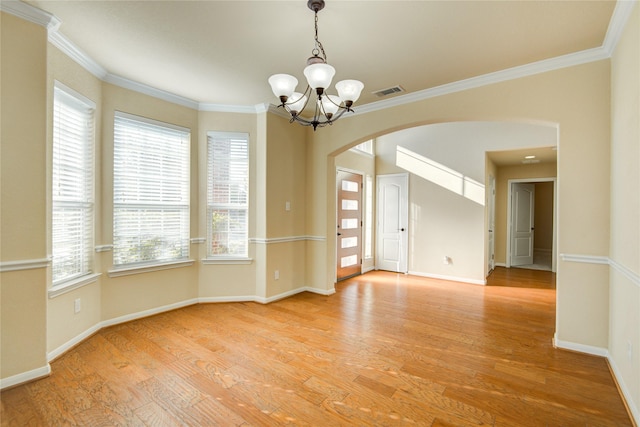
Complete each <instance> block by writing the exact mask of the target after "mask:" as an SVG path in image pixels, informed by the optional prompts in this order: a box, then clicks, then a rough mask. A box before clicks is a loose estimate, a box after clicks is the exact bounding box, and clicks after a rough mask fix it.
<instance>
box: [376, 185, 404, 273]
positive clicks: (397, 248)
mask: <svg viewBox="0 0 640 427" xmlns="http://www.w3.org/2000/svg"><path fill="white" fill-rule="evenodd" d="M408 187H409V176H408V174H393V175H379V176H378V177H377V189H378V197H377V211H376V212H377V218H378V221H377V223H378V226H377V232H376V268H377V269H378V270H388V271H395V272H398V273H406V272H407V250H408V246H409V245H408V236H409V232H408V231H409V230H408V222H409V216H408V211H409V209H408V205H409V190H408Z"/></svg>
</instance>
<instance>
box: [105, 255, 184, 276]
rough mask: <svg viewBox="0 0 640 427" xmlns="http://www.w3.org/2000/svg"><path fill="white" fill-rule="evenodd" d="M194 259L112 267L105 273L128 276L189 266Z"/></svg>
mask: <svg viewBox="0 0 640 427" xmlns="http://www.w3.org/2000/svg"><path fill="white" fill-rule="evenodd" d="M194 262H195V261H194V260H192V259H183V260H179V261H170V262H162V263H161V262H159V263H154V264H138V265H129V266H125V267H120V268H114V269H112V270H109V271H108V272H107V274H109V277H120V276H129V275H132V274H142V273H149V272H152V271H160V270H168V269H170V268H180V267H189V266H191V265H193V263H194Z"/></svg>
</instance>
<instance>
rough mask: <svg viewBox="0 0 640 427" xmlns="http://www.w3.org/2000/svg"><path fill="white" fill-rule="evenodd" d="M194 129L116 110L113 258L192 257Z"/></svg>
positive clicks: (122, 261) (136, 260)
mask: <svg viewBox="0 0 640 427" xmlns="http://www.w3.org/2000/svg"><path fill="white" fill-rule="evenodd" d="M190 138H191V137H190V132H189V130H188V129H184V128H181V127H178V126H173V125H169V124H166V123H161V122H156V121H154V120H150V119H146V118H142V117H137V116H132V115H130V114H126V113H120V112H116V115H115V123H114V144H113V145H114V147H113V149H114V154H113V210H114V212H113V263H114V265H115V266H124V265H130V264H138V263H153V262H157V261H162V262H164V261H172V260H179V259H184V258H187V257H188V256H189V152H190V147H189V146H190Z"/></svg>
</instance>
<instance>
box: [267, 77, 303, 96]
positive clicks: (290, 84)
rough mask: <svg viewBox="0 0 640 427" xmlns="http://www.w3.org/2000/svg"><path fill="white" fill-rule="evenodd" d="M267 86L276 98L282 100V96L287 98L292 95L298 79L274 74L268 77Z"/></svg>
mask: <svg viewBox="0 0 640 427" xmlns="http://www.w3.org/2000/svg"><path fill="white" fill-rule="evenodd" d="M269 84H270V85H271V90H272V91H273V94H274V95H275V96H276V97H278V98H282V97H283V96H284V97H287V98H289V97H291V95H292V94H293V91H295V90H296V86H297V85H298V79H296V78H295V77H293V76H290V75H289V74H274V75H273V76H271V77H269Z"/></svg>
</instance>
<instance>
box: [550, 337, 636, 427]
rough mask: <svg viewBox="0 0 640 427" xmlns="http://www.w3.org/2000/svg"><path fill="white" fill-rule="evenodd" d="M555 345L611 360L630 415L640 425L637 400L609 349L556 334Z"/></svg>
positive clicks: (612, 368) (612, 370) (615, 377)
mask: <svg viewBox="0 0 640 427" xmlns="http://www.w3.org/2000/svg"><path fill="white" fill-rule="evenodd" d="M553 345H554V346H555V347H557V348H561V349H565V350H571V351H577V352H580V353H587V354H591V355H594V356H600V357H605V358H606V359H607V361H608V362H609V366H610V367H611V372H612V375H613V377H614V379H615V381H616V384H617V385H618V388H619V390H620V392H621V393H622V398H623V399H624V401H625V403H626V405H627V408H628V410H629V412H630V414H629V415H630V416H631V417H632V418H633V421H634V422H635V423H636V425H640V411H639V410H638V406H637V404H636V402H634V401H633V396H632V395H631V392H630V391H629V387H628V386H627V384H626V383H625V381H624V377H623V376H622V373H621V372H620V369H619V368H618V365H617V364H616V361H615V360H614V359H613V357H611V354H610V353H609V350H608V349H606V348H602V347H594V346H590V345H584V344H578V343H573V342H569V341H562V340H559V339H558V338H557V337H556V336H555V335H554V337H553Z"/></svg>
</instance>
